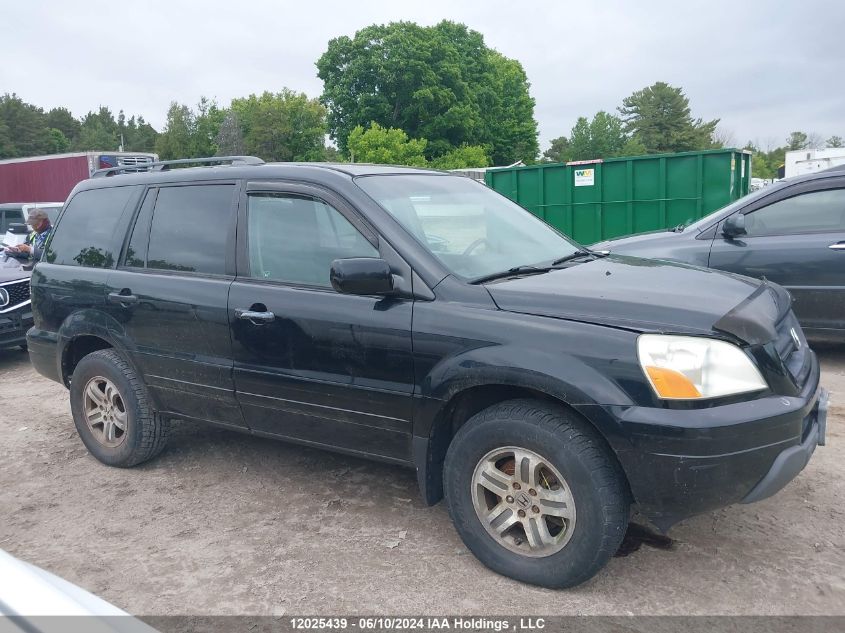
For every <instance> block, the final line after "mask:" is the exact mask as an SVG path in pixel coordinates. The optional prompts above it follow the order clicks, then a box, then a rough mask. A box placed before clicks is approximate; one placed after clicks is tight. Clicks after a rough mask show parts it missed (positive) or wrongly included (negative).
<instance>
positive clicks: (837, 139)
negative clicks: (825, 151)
mask: <svg viewBox="0 0 845 633" xmlns="http://www.w3.org/2000/svg"><path fill="white" fill-rule="evenodd" d="M825 145H826V146H827V147H845V143H843V141H842V137H841V136H831V137H830V138H829V139H827V140H826V141H825Z"/></svg>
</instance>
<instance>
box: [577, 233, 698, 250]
mask: <svg viewBox="0 0 845 633" xmlns="http://www.w3.org/2000/svg"><path fill="white" fill-rule="evenodd" d="M681 235H683V233H682V232H677V231H669V230H667V229H661V230H659V231H649V232H648V233H637V234H636V235H628V236H626V237H617V238H614V239H611V240H605V241H603V242H596V243H595V244H592V245H591V246H590V248H591V249H592V250H594V251H610V252H611V253H617V252H619V253H624V252H626V250H627V249H628V248H629V247H630V248H632V249H637V250H638V251H639V250H642V248H643V247H646V248H648V247H650V246H652V245H654V246H655V247H664V246H665V245H666V244H667V243H670V242H671V241H672V240H677V239H678V237H680V236H681Z"/></svg>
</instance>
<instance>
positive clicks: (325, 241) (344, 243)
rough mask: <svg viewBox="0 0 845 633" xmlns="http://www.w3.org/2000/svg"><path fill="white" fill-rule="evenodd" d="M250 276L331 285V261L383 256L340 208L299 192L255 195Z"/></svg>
mask: <svg viewBox="0 0 845 633" xmlns="http://www.w3.org/2000/svg"><path fill="white" fill-rule="evenodd" d="M247 216H248V220H247V225H248V228H247V231H248V236H249V246H248V248H249V266H250V276H252V277H256V278H258V279H272V280H275V281H283V282H288V283H292V284H303V285H308V286H322V287H326V288H330V287H331V282H330V280H329V272H330V269H331V264H332V261H334V260H335V259H344V258H347V257H378V256H379V253H378V249H376V248H375V247H374V246H373V245H372V244H370V242H369V241H368V240H367V239H366V238H365V237H364V236H363V235H362V234H361V233H360V232H359V231H358V229H356V228H355V227H354V226H353V225H352V224H351V223H350V222H349V220H347V219H346V218H345V217H344V216H343V215H342V214H341V213H340V212H339V211H337V210H336V209H335V208H333V207H332V206H330V205H328V204H326V203H325V202H323V201H322V200H319V199H317V198H312V197H310V196H304V195H298V194H261V195H251V196H250V197H249V204H248V207H247Z"/></svg>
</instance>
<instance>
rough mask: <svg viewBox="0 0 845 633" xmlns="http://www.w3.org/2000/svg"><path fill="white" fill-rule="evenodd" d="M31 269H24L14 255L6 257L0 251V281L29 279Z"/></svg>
mask: <svg viewBox="0 0 845 633" xmlns="http://www.w3.org/2000/svg"><path fill="white" fill-rule="evenodd" d="M31 275H32V271H30V270H25V269H24V267H23V263H22V262H21V261H20V260H18V259H15V258H14V257H6V255H4V254H3V253H2V252H0V283H3V282H4V281H14V280H15V279H29V277H30V276H31Z"/></svg>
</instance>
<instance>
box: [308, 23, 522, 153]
mask: <svg viewBox="0 0 845 633" xmlns="http://www.w3.org/2000/svg"><path fill="white" fill-rule="evenodd" d="M317 69H318V73H317V74H318V76H319V77H320V79H322V80H323V84H324V88H323V94H322V96H321V98H320V99H321V101H322V102H323V104H325V105H326V107H327V108H328V128H329V133H330V134H331V136H332V138H333V139H335V140H336V141H337V144H338V147H339V148H340V150H341V152H346V150H347V148H348V138H349V136H350V134H351V132H352V130H353V129H354V128H356V127H358V126H361V127H364V126H369V125H370V123H371V122H375V123H378V124H379V125H380V126H381V127H384V128H395V129H401V130H403V131H404V132H405V133H406V134H407V135H408V137H410V138H412V139H427V141H428V142H427V143H426V156H427V157H428V158H437V157H439V156H442V155H444V154H446V153H448V152H450V151H451V150H453V149H455V148H458V147H461V146H462V145H471V146H472V145H482V146H489V147H490V156H491V158H492V159H493V161H494V163H497V164H501V163H503V162H513V161H515V160H518V159H523V160H534V159H535V158H536V155H537V151H538V150H537V124H536V121H535V120H534V115H533V111H534V100H533V99H532V98H531V96H530V95H529V93H528V88H529V84H528V81H527V79H526V77H525V72H524V70H523V69H522V66H521V65H520V64H519V62H516V61H514V60H511V59H507V58H505V57H504V56H502V55H501V54H500V53H498V52H496V51H494V50H492V49H490V48H488V47H487V46H486V45H485V44H484V38H483V37H482V35H481V34H480V33H478V32H476V31H472V30H470V29H468V28H467V27H466V26H465V25H463V24H456V23H454V22H448V21H443V22H441V23H439V24H437V25H435V26H431V27H422V26H419V25H417V24H414V23H412V22H395V23H391V24H388V25H386V26H385V25H372V26H368V27H366V28H364V29H362V30H360V31H358V32H357V33H355V36H354V37H352V38H350V37H347V36H342V37H338V38H335V39H333V40H331V41H330V42H329V44H328V48H327V50H326V52H325V53H323V55H322V56H321V57H320V59H319V60H318V61H317Z"/></svg>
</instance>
